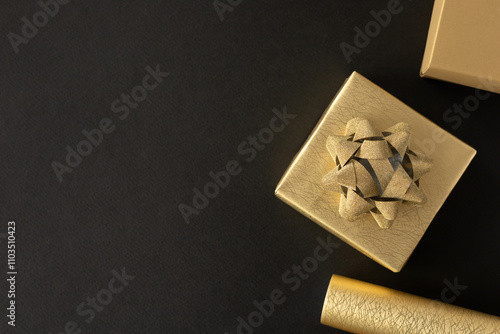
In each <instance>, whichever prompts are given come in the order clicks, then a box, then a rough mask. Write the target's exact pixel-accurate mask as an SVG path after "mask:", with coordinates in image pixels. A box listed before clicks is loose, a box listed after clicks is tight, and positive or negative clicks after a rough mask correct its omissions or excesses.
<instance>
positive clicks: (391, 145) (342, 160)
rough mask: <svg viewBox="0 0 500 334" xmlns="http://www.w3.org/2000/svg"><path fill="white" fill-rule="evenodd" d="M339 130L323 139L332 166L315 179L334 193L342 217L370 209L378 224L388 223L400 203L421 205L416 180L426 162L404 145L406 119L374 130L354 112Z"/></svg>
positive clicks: (354, 216)
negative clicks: (384, 128)
mask: <svg viewBox="0 0 500 334" xmlns="http://www.w3.org/2000/svg"><path fill="white" fill-rule="evenodd" d="M345 132H346V133H345V136H339V135H333V136H329V137H328V138H327V140H326V149H327V150H328V152H330V155H331V156H332V158H333V161H335V162H336V163H337V165H336V166H335V168H334V169H332V170H331V171H330V172H328V174H326V175H325V176H324V177H323V179H322V180H321V182H323V185H324V186H325V189H327V190H330V191H333V192H336V193H340V208H339V213H340V216H341V217H342V218H345V219H347V220H351V221H352V220H356V219H358V217H359V216H360V215H362V214H364V213H367V212H370V213H371V214H372V216H373V218H374V219H375V221H376V222H377V224H378V225H379V226H380V227H381V228H390V227H391V226H392V224H393V222H394V220H396V217H397V215H398V212H399V209H400V207H401V204H403V202H404V203H408V202H409V203H411V204H413V205H420V204H424V202H425V195H424V192H423V191H422V190H421V189H420V187H419V183H420V178H421V177H422V176H423V175H425V174H426V173H428V172H429V170H430V169H431V167H432V162H431V160H430V159H428V158H427V157H426V156H425V155H424V154H422V153H420V152H418V153H417V152H413V151H412V150H410V149H409V145H408V144H409V143H410V133H411V127H410V125H409V124H406V123H398V124H396V125H394V126H391V127H390V128H389V129H386V130H385V131H382V132H380V131H379V130H378V129H377V128H376V127H375V125H374V124H373V123H372V122H370V121H369V120H367V119H364V118H359V117H357V118H353V119H351V120H350V121H349V122H347V124H346V131H345Z"/></svg>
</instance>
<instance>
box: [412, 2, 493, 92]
mask: <svg viewBox="0 0 500 334" xmlns="http://www.w3.org/2000/svg"><path fill="white" fill-rule="evenodd" d="M499 17H500V5H499V2H498V0H480V1H471V0H436V1H435V2H434V10H433V12H432V19H431V24H430V27H429V34H428V37H427V44H426V46H425V53H424V58H423V61H422V67H421V70H420V75H421V76H422V77H424V78H432V79H439V80H444V81H449V82H453V83H457V84H461V85H465V86H469V87H474V88H479V89H484V90H488V91H491V92H495V93H499V94H500V62H499V61H498V60H499V59H500V43H499V42H498V32H499V31H500V19H499Z"/></svg>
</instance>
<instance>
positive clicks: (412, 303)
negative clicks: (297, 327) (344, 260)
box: [321, 275, 500, 334]
mask: <svg viewBox="0 0 500 334" xmlns="http://www.w3.org/2000/svg"><path fill="white" fill-rule="evenodd" d="M321 323H322V324H324V325H327V326H331V327H335V328H339V329H342V330H345V331H348V332H352V333H357V334H365V333H370V334H401V333H405V334H455V333H460V334H465V333H477V334H480V333H481V334H495V333H497V334H498V333H500V318H499V317H496V316H493V315H489V314H485V313H481V312H477V311H473V310H469V309H465V308H462V307H458V306H454V305H451V304H445V303H442V302H438V301H434V300H431V299H426V298H423V297H418V296H414V295H410V294H408V293H404V292H400V291H396V290H392V289H389V288H385V287H382V286H379V285H374V284H370V283H365V282H362V281H358V280H355V279H351V278H347V277H343V276H338V275H333V276H332V279H331V281H330V285H329V286H328V291H327V293H326V297H325V303H324V305H323V312H322V314H321Z"/></svg>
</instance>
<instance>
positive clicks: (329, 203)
mask: <svg viewBox="0 0 500 334" xmlns="http://www.w3.org/2000/svg"><path fill="white" fill-rule="evenodd" d="M355 117H361V118H366V119H368V120H370V121H371V122H372V123H373V124H375V125H376V126H377V127H378V128H379V129H381V130H382V129H386V128H389V127H391V126H393V125H394V124H396V123H399V122H405V123H408V124H409V125H410V126H411V139H410V145H409V148H410V149H412V150H417V151H418V150H420V151H423V153H425V154H426V155H427V156H430V157H431V158H432V159H433V162H434V165H433V167H432V169H431V170H430V172H429V173H428V174H426V175H425V176H424V177H422V179H420V187H421V188H422V189H423V191H424V192H425V194H426V196H427V202H426V203H425V204H424V205H422V206H418V207H417V206H412V205H408V204H403V205H402V206H401V209H400V211H399V213H398V216H397V218H396V220H395V221H394V224H393V225H392V227H391V228H388V229H383V228H380V227H379V226H378V225H377V223H376V222H375V220H374V218H373V217H372V216H371V215H370V214H364V215H363V216H361V217H360V218H359V219H357V220H355V221H348V220H346V219H344V218H342V217H341V216H340V214H339V202H340V194H336V193H333V192H331V191H327V190H325V189H324V188H323V186H322V182H321V180H322V178H323V176H324V175H325V174H327V173H328V172H329V171H331V170H332V169H333V168H334V167H335V162H334V161H333V159H332V157H331V156H330V153H329V152H328V150H327V149H326V141H327V138H328V136H331V135H344V132H345V126H346V123H347V122H348V121H349V120H351V119H352V118H355ZM475 154H476V151H475V150H474V149H473V148H471V147H470V146H468V145H467V144H465V143H463V142H462V141H460V140H459V139H457V138H456V137H454V136H452V135H451V134H449V133H448V132H446V131H444V130H443V129H441V128H440V127H439V126H437V125H436V124H434V123H432V122H431V121H430V120H428V119H427V118H425V117H423V116H422V115H420V114H419V113H417V112H416V111H414V110H413V109H411V108H410V107H408V106H407V105H405V104H404V103H402V102H401V101H399V100H398V99H396V98H395V97H393V96H392V95H390V94H389V93H387V92H386V91H384V90H383V89H381V88H380V87H378V86H377V85H375V84H374V83H372V82H371V81H369V80H368V79H366V78H365V77H363V76H362V75H360V74H358V73H356V72H354V73H353V74H352V75H351V76H350V77H349V78H348V79H347V80H346V82H345V83H344V85H343V87H342V88H341V89H340V91H339V92H338V93H337V95H336V96H335V98H334V99H333V101H332V102H331V103H330V105H329V106H328V108H327V109H326V111H325V112H324V114H323V116H322V117H321V119H320V120H319V122H318V124H317V125H316V127H315V128H314V130H313V131H312V133H311V134H310V135H309V138H308V139H307V141H306V142H305V144H304V145H303V146H302V148H301V149H300V151H299V153H298V154H297V155H296V156H295V158H294V159H293V161H292V163H291V164H290V166H289V167H288V169H287V171H286V172H285V174H284V175H283V177H282V179H281V181H280V182H279V184H278V186H277V188H276V196H278V198H280V199H281V200H282V201H284V202H285V203H287V204H288V205H290V206H292V207H293V208H294V209H296V210H297V211H299V212H301V213H302V214H304V215H305V216H306V217H308V218H310V219H311V220H313V221H314V222H316V223H317V224H318V225H320V226H322V227H323V228H325V229H326V230H328V231H329V232H331V233H333V234H335V235H336V236H337V237H339V238H340V239H342V240H343V241H345V242H346V243H348V244H350V245H351V246H353V247H354V248H356V249H357V250H359V251H360V252H362V253H363V254H365V255H367V256H368V257H370V258H372V259H373V260H375V261H377V262H378V263H380V264H381V265H383V266H385V267H387V268H389V269H390V270H392V271H394V272H399V271H400V270H401V268H402V267H403V266H404V265H405V263H406V262H407V261H408V258H409V257H410V255H411V253H412V252H413V250H414V249H415V247H416V246H417V244H418V242H419V241H420V239H421V238H422V236H423V234H424V233H425V231H426V229H427V227H428V226H429V224H430V223H431V221H432V219H433V218H434V216H435V215H436V213H437V212H438V211H439V209H440V208H441V206H442V205H443V203H444V201H445V200H446V198H447V197H448V195H449V194H450V192H451V190H452V189H453V187H454V186H455V184H456V183H457V182H458V180H459V179H460V177H461V176H462V174H463V173H464V171H465V169H466V168H467V166H468V165H469V163H470V161H471V160H472V158H473V157H474V155H475Z"/></svg>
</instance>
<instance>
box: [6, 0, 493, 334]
mask: <svg viewBox="0 0 500 334" xmlns="http://www.w3.org/2000/svg"><path fill="white" fill-rule="evenodd" d="M221 1H223V0H221ZM223 2H224V3H227V2H226V1H223ZM232 3H233V4H234V5H235V6H233V7H232V8H233V10H232V11H227V12H225V13H224V14H223V20H222V21H221V19H220V18H219V16H218V14H217V12H216V10H215V9H214V6H213V2H212V1H169V2H167V1H159V0H158V1H126V2H122V1H106V2H102V1H72V2H70V3H68V4H66V5H61V6H60V8H59V12H58V13H57V14H56V15H54V17H52V18H50V19H49V22H48V23H47V24H46V25H45V26H44V27H41V28H39V31H38V33H37V34H36V36H34V37H33V38H31V39H30V40H29V42H28V43H26V44H21V45H19V52H18V53H17V54H16V53H15V52H14V49H13V47H12V45H11V43H10V42H9V37H8V36H9V35H8V34H9V33H10V32H13V33H16V34H21V27H22V25H23V21H22V18H23V17H24V16H26V17H27V18H28V19H29V20H32V17H33V14H35V13H36V12H37V11H39V10H40V6H39V5H38V4H37V3H36V2H35V1H13V0H10V1H4V2H3V3H2V5H0V7H1V10H0V32H1V33H2V34H3V36H4V37H3V38H2V41H1V49H0V69H1V74H2V80H1V81H0V156H1V160H2V164H1V170H0V171H1V172H0V182H1V183H0V192H1V193H0V204H1V208H2V209H1V211H0V223H1V224H0V233H1V234H0V246H1V252H0V254H1V255H2V265H1V268H4V269H2V273H1V276H2V277H5V276H6V271H7V270H6V239H5V237H6V233H7V222H8V221H15V222H16V250H17V271H18V275H17V282H16V306H17V308H16V311H17V314H16V316H17V317H16V327H15V328H12V327H11V326H7V320H8V319H7V318H6V317H5V314H6V310H5V309H6V307H7V302H8V301H7V298H6V297H7V286H6V284H5V282H6V281H5V279H2V282H3V283H2V285H1V287H2V289H1V291H0V296H1V299H0V300H2V305H1V308H2V310H3V311H2V312H1V313H2V317H1V318H0V319H2V320H1V324H0V328H2V330H1V332H2V333H4V332H7V333H10V332H12V333H49V332H51V331H52V333H54V334H55V333H59V332H64V327H65V326H66V324H67V323H68V322H70V321H74V322H75V323H76V324H77V325H78V328H79V329H80V330H81V332H82V333H188V334H189V333H225V332H227V333H236V330H237V325H238V322H237V319H238V317H242V318H247V317H248V315H250V314H251V312H253V311H255V310H256V308H255V306H254V305H253V301H254V300H257V301H261V300H263V299H268V298H269V296H270V294H271V292H272V291H273V290H275V289H280V290H282V291H283V293H284V296H285V298H286V300H285V302H284V303H282V304H281V305H277V306H276V307H275V309H274V312H273V314H272V315H270V316H269V317H268V318H265V319H264V321H263V323H262V324H261V325H260V326H258V328H256V329H255V332H256V333H341V331H339V330H336V329H331V328H328V327H325V326H323V325H321V324H320V323H319V319H320V314H321V307H322V303H323V299H324V295H325V292H326V288H327V285H328V282H329V279H330V276H331V274H333V273H336V274H341V275H345V276H348V277H352V278H356V279H360V280H364V281H368V282H371V283H376V284H380V285H384V286H387V287H391V288H395V289H398V290H402V291H405V292H410V293H413V294H417V295H421V296H424V297H428V298H433V299H439V298H441V294H442V292H443V291H444V293H445V294H444V296H446V297H448V298H451V299H453V303H454V304H456V305H460V306H464V307H467V308H471V309H475V310H478V311H483V312H487V313H491V314H495V315H500V308H499V306H498V305H499V304H498V297H500V289H499V287H498V283H499V278H500V275H499V271H498V259H499V251H500V248H499V243H498V239H499V237H500V228H499V225H498V214H499V213H498V207H497V200H498V196H497V195H496V191H495V192H492V191H491V189H498V188H499V187H500V179H499V177H498V163H499V159H498V158H497V156H496V154H497V152H496V149H495V147H496V144H498V127H499V124H500V114H499V113H498V108H499V106H500V96H499V95H494V96H491V97H490V98H488V99H487V100H485V101H483V102H481V103H480V105H479V108H478V109H477V111H474V112H472V113H471V114H470V117H468V118H466V119H463V122H462V123H461V124H460V126H459V127H458V128H457V129H454V128H453V127H452V126H453V125H455V123H454V122H446V121H445V120H444V119H443V115H444V113H445V112H446V110H447V109H449V108H452V107H453V104H454V103H462V102H463V101H464V99H465V98H466V97H467V96H469V95H471V94H474V89H471V88H467V87H462V86H458V85H453V84H449V83H444V82H438V81H433V80H426V79H421V78H420V77H419V76H418V73H419V69H420V63H421V59H422V56H423V52H424V47H425V41H426V37H427V30H428V25H429V22H430V16H431V11H432V6H433V2H432V1H413V2H411V1H409V0H402V1H401V5H402V6H403V10H402V11H401V13H400V14H397V15H394V16H393V17H392V20H391V23H390V24H389V25H388V26H387V27H385V28H383V29H381V31H380V33H379V34H378V36H376V37H374V38H373V39H372V41H371V42H370V43H369V45H368V46H366V47H365V48H364V49H362V50H361V52H360V53H359V54H355V55H353V56H352V58H353V59H352V62H351V63H348V62H347V61H346V59H345V58H344V55H343V54H342V51H341V49H340V47H339V43H340V42H342V41H344V42H347V43H350V44H352V43H353V38H354V35H355V34H356V33H355V31H354V28H355V27H356V26H358V27H364V26H365V24H366V23H367V22H369V21H371V20H372V19H373V18H372V17H371V15H370V11H371V10H377V11H378V10H380V9H383V8H386V7H387V3H388V2H386V1H361V0H360V1H353V0H346V1H314V2H311V1H281V2H277V1H276V2H272V3H269V2H268V1H250V0H243V1H236V0H233V1H232ZM238 3H239V4H238ZM478 38H480V36H478ZM157 65H159V68H160V69H161V70H162V71H166V72H169V75H168V76H167V77H165V78H164V79H163V82H161V83H160V84H159V85H158V87H156V88H155V89H154V90H152V91H149V92H148V95H147V97H146V99H145V100H144V101H143V102H141V103H140V104H139V106H137V108H135V109H130V113H129V115H128V117H126V118H125V119H123V120H121V119H120V118H119V117H120V116H122V117H123V116H124V115H125V114H124V112H125V111H123V109H122V111H121V112H118V113H114V112H113V111H112V110H111V108H110V107H111V104H112V103H113V101H114V100H115V99H117V98H119V97H120V95H121V94H122V93H126V94H129V93H130V91H131V90H132V89H133V87H135V86H137V85H140V84H141V83H142V79H143V77H144V76H145V75H146V74H147V72H146V70H145V68H146V67H147V66H150V67H152V68H155V67H156V66H157ZM353 70H356V71H358V72H360V73H361V74H363V75H364V76H366V77H367V78H368V79H370V80H371V81H373V82H375V83H376V84H378V85H379V86H381V87H382V88H384V89H386V90H387V91H388V92H390V93H391V94H393V95H395V96H396V97H398V98H399V99H401V100H402V101H403V102H405V103H407V104H408V105H409V106H411V107H412V108H414V109H415V110H417V111H419V112H421V113H422V114H423V115H424V116H426V117H427V118H429V119H431V120H432V121H434V122H435V123H437V124H438V125H440V126H441V127H443V128H444V129H445V130H448V131H450V132H451V133H452V134H454V135H456V136H457V137H459V138H461V139H462V140H464V141H465V142H467V143H468V144H470V145H471V146H472V147H474V148H476V149H477V150H478V154H477V156H476V158H475V159H474V160H473V162H472V164H471V165H470V166H469V168H468V169H467V171H466V173H465V174H464V175H463V177H462V179H461V180H460V182H459V183H458V184H457V186H456V188H455V189H454V191H453V192H452V194H451V195H450V197H449V198H448V200H447V202H446V203H445V205H444V206H443V207H442V209H441V211H440V212H439V214H438V215H437V216H436V218H435V220H434V221H433V223H432V224H431V226H430V228H429V229H428V231H427V233H426V234H425V236H424V237H423V239H422V241H421V242H420V244H419V245H418V247H417V249H416V251H415V252H414V254H413V255H412V257H411V258H410V260H409V262H408V264H407V265H406V267H405V268H404V269H403V271H402V272H401V273H399V274H394V273H392V272H390V271H389V270H387V269H385V268H383V267H381V266H380V265H378V264H376V263H375V262H373V261H372V260H370V259H369V258H367V257H365V256H364V255H362V254H361V253H359V252H357V251H356V250H354V249H353V248H351V247H350V246H348V245H346V244H345V243H343V242H340V241H338V239H336V238H333V239H334V240H336V241H337V242H339V243H340V246H339V247H337V248H336V249H335V250H334V252H333V254H332V255H331V256H329V258H328V259H327V260H326V261H325V262H322V263H320V264H319V266H318V269H317V270H315V271H314V272H312V273H311V274H309V277H308V278H307V279H305V280H302V281H301V285H300V287H298V288H297V289H296V290H295V291H292V289H291V287H292V284H290V283H287V282H286V280H285V281H283V280H282V275H283V273H285V272H286V271H287V270H289V269H291V268H292V266H293V265H294V264H300V263H302V261H303V260H304V259H305V258H306V257H309V256H311V255H312V254H313V251H314V249H315V247H316V246H317V245H318V242H317V240H316V238H317V237H321V238H323V239H326V237H327V236H328V233H327V232H326V231H324V230H322V229H321V228H320V227H318V226H316V225H315V224H314V223H312V222H311V221H309V220H308V219H307V218H305V217H303V216H301V215H300V214H299V213H297V212H295V211H294V210H293V209H291V208H290V207H288V206H286V205H285V204H283V203H282V202H280V201H279V200H278V199H277V198H276V197H275V196H274V188H275V186H276V184H277V183H278V181H279V179H280V178H281V176H282V174H283V172H284V171H285V169H286V167H287V166H288V164H289V163H290V161H291V160H292V158H293V156H294V155H295V153H296V152H297V151H298V150H299V148H300V147H301V145H302V144H303V142H304V141H305V139H306V138H307V136H308V135H309V133H310V131H311V130H312V128H313V127H314V125H315V124H316V122H317V121H318V119H319V117H320V116H321V114H322V113H323V111H324V109H325V108H326V107H327V105H328V104H329V102H330V101H331V99H332V98H333V97H334V95H335V93H336V92H337V90H338V89H339V88H340V86H341V85H342V83H343V81H344V79H345V78H346V77H348V76H349V75H350V73H351V72H352V71H353ZM151 82H153V81H151ZM284 106H286V108H287V110H288V112H289V113H292V114H294V115H296V118H295V119H293V120H291V121H290V124H289V125H287V126H286V128H285V129H284V130H283V131H282V132H280V133H277V134H275V136H274V140H273V141H272V142H271V143H269V144H267V145H265V148H263V149H262V151H258V152H257V154H256V156H255V158H254V159H253V160H252V161H250V162H247V161H246V160H245V159H247V160H250V157H251V154H250V153H248V154H247V155H242V154H239V153H238V146H239V145H240V144H241V143H243V142H244V141H246V140H248V137H249V136H253V135H255V134H257V133H258V132H259V131H260V130H261V129H262V128H264V127H267V126H268V125H269V122H270V120H271V119H272V118H273V117H274V114H273V112H272V110H273V108H277V109H278V110H282V109H283V107H284ZM103 118H109V119H111V120H112V122H113V124H114V126H115V128H114V131H113V132H112V133H110V134H104V138H103V140H102V142H101V144H100V145H99V146H98V147H97V148H94V149H93V152H92V153H91V154H90V155H88V156H87V157H84V158H83V159H82V162H81V163H80V164H79V165H78V166H77V167H75V168H74V170H73V171H72V172H71V173H65V174H64V175H63V181H62V182H59V181H58V179H57V177H56V174H55V172H54V170H53V169H52V167H51V164H52V163H53V161H58V162H61V163H64V159H65V155H66V150H65V147H66V146H67V145H69V146H71V147H72V148H73V149H75V147H76V145H77V144H78V142H80V141H81V140H83V139H85V137H84V135H83V134H82V130H84V129H85V130H89V131H90V130H91V129H94V128H96V127H97V126H98V125H99V122H100V121H101V120H102V119H103ZM242 145H246V144H242ZM252 156H253V155H252ZM231 160H236V161H238V163H239V165H240V167H241V168H242V171H241V172H240V173H239V174H238V175H236V176H233V177H232V178H231V180H230V183H229V185H228V186H227V187H226V188H225V189H222V190H221V191H220V193H219V194H218V196H217V197H216V198H214V199H211V200H210V203H209V204H208V206H207V207H206V208H204V209H202V210H200V212H199V215H193V216H191V217H190V218H191V219H190V220H191V223H190V224H186V222H185V221H184V219H183V217H182V215H181V213H180V211H179V208H178V206H179V204H181V203H185V204H190V205H191V204H192V203H191V202H192V199H193V195H194V193H193V188H198V189H200V188H203V186H204V185H205V184H206V183H207V182H209V181H210V176H209V173H210V172H211V171H214V172H218V171H220V170H222V169H224V168H225V167H226V164H227V163H228V162H229V161H231ZM122 268H125V271H126V272H127V274H129V275H133V276H135V279H134V280H131V281H130V282H129V284H128V285H127V286H126V287H125V288H124V289H123V291H121V292H120V293H118V294H115V295H112V300H111V302H110V303H109V304H108V305H106V306H104V308H103V310H102V311H101V312H96V314H95V317H94V318H92V319H90V316H89V315H88V313H87V315H85V316H81V315H79V314H78V313H77V311H76V309H77V307H78V306H79V305H80V304H81V303H82V302H86V299H87V298H88V297H95V296H96V295H97V294H98V293H99V291H101V289H103V288H106V287H107V286H108V282H109V281H110V279H111V278H112V277H113V274H112V271H113V270H117V271H120V270H121V269H122ZM455 277H456V278H458V282H459V283H460V284H461V285H466V286H467V288H466V289H465V290H463V291H461V292H460V295H459V296H456V298H452V297H453V294H451V293H450V291H446V290H444V289H446V288H447V285H446V283H445V282H444V280H449V281H453V280H454V279H455ZM103 293H105V292H103ZM102 296H103V295H102V293H101V297H102ZM85 307H86V306H85ZM85 320H90V322H86V321H85ZM68 326H69V327H71V326H74V325H71V323H70V324H69V325H68ZM4 329H5V330H4ZM68 333H72V331H71V330H70V331H68ZM74 333H78V331H77V330H76V331H74Z"/></svg>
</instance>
